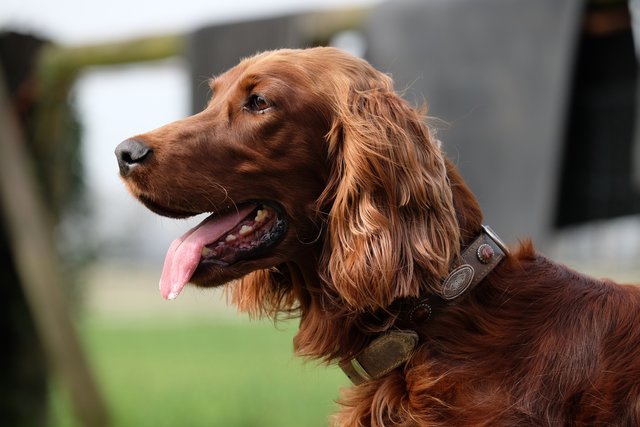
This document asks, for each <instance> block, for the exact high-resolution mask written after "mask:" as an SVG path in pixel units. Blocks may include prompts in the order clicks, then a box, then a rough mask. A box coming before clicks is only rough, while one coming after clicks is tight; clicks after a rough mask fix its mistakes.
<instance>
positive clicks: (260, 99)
mask: <svg viewBox="0 0 640 427" xmlns="http://www.w3.org/2000/svg"><path fill="white" fill-rule="evenodd" d="M270 108H271V102H269V100H268V99H267V98H265V97H264V96H262V95H251V96H250V97H249V99H248V100H247V103H246V104H245V106H244V109H245V110H248V111H251V112H252V113H259V114H263V113H265V112H266V111H267V110H269V109H270Z"/></svg>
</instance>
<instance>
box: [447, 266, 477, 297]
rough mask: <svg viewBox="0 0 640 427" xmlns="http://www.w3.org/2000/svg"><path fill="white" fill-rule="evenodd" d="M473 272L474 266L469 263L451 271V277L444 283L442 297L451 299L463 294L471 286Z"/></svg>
mask: <svg viewBox="0 0 640 427" xmlns="http://www.w3.org/2000/svg"><path fill="white" fill-rule="evenodd" d="M473 273H474V271H473V267H471V266H470V265H469V264H464V265H461V266H460V267H458V268H456V269H455V270H453V271H452V272H451V273H449V277H447V280H445V281H444V283H443V284H442V298H444V299H446V300H451V299H454V298H456V297H458V296H460V295H462V293H463V292H464V291H466V290H467V289H468V288H469V285H470V284H471V281H472V280H473Z"/></svg>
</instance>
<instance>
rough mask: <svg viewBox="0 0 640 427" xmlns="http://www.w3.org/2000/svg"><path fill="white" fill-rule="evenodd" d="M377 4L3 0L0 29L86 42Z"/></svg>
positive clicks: (336, 0)
mask: <svg viewBox="0 0 640 427" xmlns="http://www.w3.org/2000/svg"><path fill="white" fill-rule="evenodd" d="M379 1H380V0H304V1H301V0H243V1H233V0H181V1H175V0H172V1H166V0H106V1H105V0H102V1H94V0H2V1H0V29H2V28H5V29H6V28H7V27H8V26H11V27H13V28H17V29H24V30H32V31H37V32H39V33H41V34H43V35H45V36H47V37H50V38H52V39H53V40H55V41H58V42H62V43H67V44H85V43H91V42H96V41H108V40H114V39H122V38H128V37H136V36H141V35H149V34H156V33H161V32H176V31H189V30H190V29H193V28H195V27H198V26H201V25H207V24H212V23H217V22H224V21H230V20H240V19H246V18H249V17H260V16H269V15H278V14H284V13H291V12H295V11H304V10H318V9H334V8H341V7H349V6H355V5H365V4H371V3H375V2H379Z"/></svg>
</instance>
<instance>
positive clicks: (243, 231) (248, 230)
mask: <svg viewBox="0 0 640 427" xmlns="http://www.w3.org/2000/svg"><path fill="white" fill-rule="evenodd" d="M252 231H253V227H251V226H249V225H243V226H242V227H240V235H241V236H245V235H247V234H249V233H251V232H252Z"/></svg>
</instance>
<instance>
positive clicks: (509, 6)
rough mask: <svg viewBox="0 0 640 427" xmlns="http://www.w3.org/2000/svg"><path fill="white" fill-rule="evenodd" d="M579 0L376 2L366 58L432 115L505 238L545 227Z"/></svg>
mask: <svg viewBox="0 0 640 427" xmlns="http://www.w3.org/2000/svg"><path fill="white" fill-rule="evenodd" d="M582 7H583V6H582V2H581V1H579V0H535V1H531V0H466V1H463V0H457V1H451V0H429V1H425V0H406V1H402V2H387V3H385V4H382V5H381V6H380V7H378V8H376V9H375V11H374V13H373V15H372V17H371V20H370V22H369V25H368V26H367V37H368V46H369V50H368V59H369V60H370V61H371V62H372V63H373V65H374V66H376V67H377V68H378V69H380V70H383V71H387V72H389V73H391V74H392V75H393V78H394V80H395V83H396V88H397V89H398V90H400V91H403V90H405V91H406V97H407V98H408V99H409V100H411V101H412V102H413V103H414V104H417V105H419V104H423V103H424V102H425V101H426V103H427V104H428V106H429V115H430V116H434V117H437V118H439V119H441V120H442V121H444V122H446V124H445V123H440V127H441V128H442V129H441V130H440V132H439V137H440V139H441V140H442V141H443V143H444V147H445V150H446V151H447V153H448V154H449V156H450V157H451V158H452V159H453V160H454V161H455V163H457V165H458V166H459V168H460V170H461V172H462V174H463V176H464V177H465V179H466V180H467V182H468V184H469V185H470V186H471V188H472V190H473V191H474V193H475V194H476V195H477V196H478V199H479V200H480V204H481V205H482V207H483V210H484V212H485V222H486V223H488V224H490V225H491V226H492V227H493V228H494V229H495V230H496V231H497V232H498V233H499V234H500V235H501V236H503V238H504V239H506V240H507V241H511V242H513V241H515V240H516V239H517V238H522V237H527V236H532V237H534V239H535V240H536V241H538V242H539V243H541V244H543V243H544V242H545V241H546V240H547V237H548V236H549V233H550V231H551V224H552V220H553V212H554V207H555V197H556V191H557V186H558V176H559V166H560V163H559V161H560V157H561V153H562V145H561V144H562V140H563V130H564V123H565V118H566V111H565V110H566V105H567V100H568V95H569V85H568V83H569V79H570V77H571V66H572V62H573V58H574V49H575V46H576V40H577V38H576V36H577V33H578V27H579V18H580V14H581V11H582Z"/></svg>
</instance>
